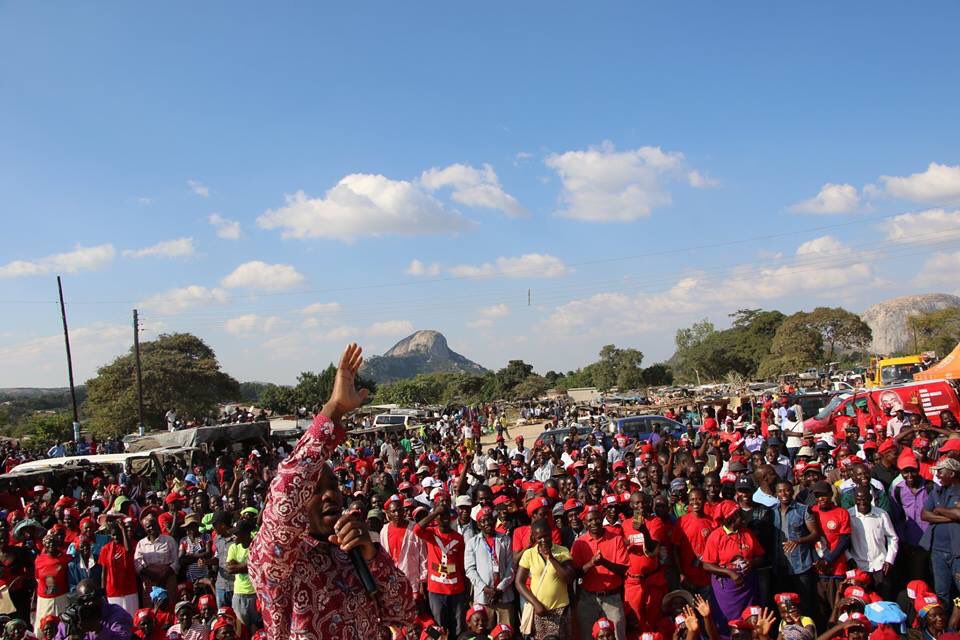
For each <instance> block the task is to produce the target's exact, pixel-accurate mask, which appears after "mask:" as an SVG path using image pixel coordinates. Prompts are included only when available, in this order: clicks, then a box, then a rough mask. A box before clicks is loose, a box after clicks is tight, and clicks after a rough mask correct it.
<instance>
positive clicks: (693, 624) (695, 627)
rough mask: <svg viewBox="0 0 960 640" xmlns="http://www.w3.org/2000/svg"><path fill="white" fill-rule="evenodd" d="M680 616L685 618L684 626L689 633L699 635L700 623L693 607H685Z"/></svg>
mask: <svg viewBox="0 0 960 640" xmlns="http://www.w3.org/2000/svg"><path fill="white" fill-rule="evenodd" d="M680 614H681V615H682V616H683V625H684V626H685V627H686V628H687V631H688V632H689V633H697V632H698V631H699V630H700V621H699V620H698V619H697V614H696V612H695V611H694V610H693V607H691V606H690V605H687V606H685V607H684V608H683V611H681V612H680Z"/></svg>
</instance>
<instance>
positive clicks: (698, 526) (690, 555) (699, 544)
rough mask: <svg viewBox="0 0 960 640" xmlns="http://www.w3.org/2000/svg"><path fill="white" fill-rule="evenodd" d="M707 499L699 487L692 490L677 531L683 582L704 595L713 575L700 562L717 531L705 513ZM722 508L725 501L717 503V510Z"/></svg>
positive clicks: (679, 564) (678, 561) (674, 536)
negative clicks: (710, 536) (685, 511)
mask: <svg viewBox="0 0 960 640" xmlns="http://www.w3.org/2000/svg"><path fill="white" fill-rule="evenodd" d="M718 490H719V483H718ZM718 493H719V491H718ZM705 497H706V494H705V492H704V490H703V489H700V488H699V487H696V488H694V489H693V490H691V491H690V495H689V497H688V503H687V513H686V515H684V516H682V517H681V518H680V520H678V521H677V526H675V527H674V528H673V548H674V550H675V553H676V558H677V566H679V567H680V581H681V582H682V583H684V584H688V585H690V586H692V587H694V589H692V591H697V592H702V591H703V589H704V587H708V586H710V575H709V574H708V573H707V572H706V571H704V570H703V566H702V564H701V560H700V558H701V557H702V556H703V549H704V547H705V546H706V544H707V537H708V536H709V535H710V534H711V533H712V532H713V530H714V529H716V528H717V524H716V522H714V521H713V519H712V518H710V517H708V516H707V515H706V514H705V512H704V507H705V506H706V505H705V502H706V501H705ZM722 504H723V502H722V501H721V502H717V503H716V506H715V507H714V509H715V510H719V506H720V505H722Z"/></svg>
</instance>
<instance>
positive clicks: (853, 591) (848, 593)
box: [843, 586, 867, 603]
mask: <svg viewBox="0 0 960 640" xmlns="http://www.w3.org/2000/svg"><path fill="white" fill-rule="evenodd" d="M843 597H844V598H852V599H853V600H859V601H860V602H864V603H866V601H867V592H866V591H864V590H863V587H860V586H854V587H847V588H846V589H844V590H843Z"/></svg>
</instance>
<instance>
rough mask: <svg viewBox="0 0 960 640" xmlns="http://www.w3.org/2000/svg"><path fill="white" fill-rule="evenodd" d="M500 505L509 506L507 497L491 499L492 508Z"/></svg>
mask: <svg viewBox="0 0 960 640" xmlns="http://www.w3.org/2000/svg"><path fill="white" fill-rule="evenodd" d="M501 504H510V498H508V497H507V496H497V497H496V498H494V499H493V506H497V505H501Z"/></svg>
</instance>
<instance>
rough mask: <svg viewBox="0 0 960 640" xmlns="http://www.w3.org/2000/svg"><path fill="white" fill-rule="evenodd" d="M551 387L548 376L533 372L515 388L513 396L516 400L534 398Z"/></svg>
mask: <svg viewBox="0 0 960 640" xmlns="http://www.w3.org/2000/svg"><path fill="white" fill-rule="evenodd" d="M549 388H550V384H549V383H548V382H547V379H546V378H544V377H543V376H539V375H537V374H535V373H533V374H530V375H529V376H527V377H526V378H524V380H523V382H521V383H520V384H518V385H517V386H516V387H514V388H513V393H512V394H511V398H512V399H514V400H532V399H534V398H538V397H540V396H542V395H543V394H544V393H546V391H547V389H549Z"/></svg>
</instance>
